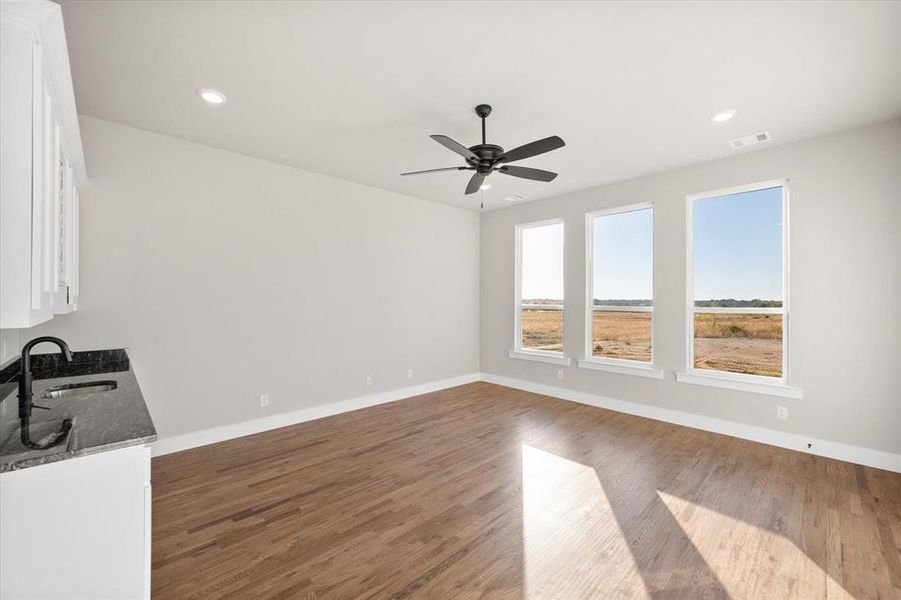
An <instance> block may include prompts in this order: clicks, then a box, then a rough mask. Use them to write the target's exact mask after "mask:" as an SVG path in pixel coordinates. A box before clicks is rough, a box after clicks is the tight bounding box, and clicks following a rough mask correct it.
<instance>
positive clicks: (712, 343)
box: [694, 313, 782, 377]
mask: <svg viewBox="0 0 901 600" xmlns="http://www.w3.org/2000/svg"><path fill="white" fill-rule="evenodd" d="M694 344H695V347H694V354H695V364H694V366H695V368H696V369H711V370H716V371H729V372H732V373H747V374H749V375H764V376H768V377H782V315H761V314H724V313H697V314H695V340H694Z"/></svg>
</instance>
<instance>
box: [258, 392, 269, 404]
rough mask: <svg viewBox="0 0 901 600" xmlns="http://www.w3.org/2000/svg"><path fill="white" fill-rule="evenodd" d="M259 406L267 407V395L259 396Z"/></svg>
mask: <svg viewBox="0 0 901 600" xmlns="http://www.w3.org/2000/svg"><path fill="white" fill-rule="evenodd" d="M260 406H269V394H260Z"/></svg>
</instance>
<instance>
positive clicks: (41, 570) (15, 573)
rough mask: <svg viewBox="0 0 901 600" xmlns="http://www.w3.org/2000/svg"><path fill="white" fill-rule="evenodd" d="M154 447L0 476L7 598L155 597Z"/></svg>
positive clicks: (0, 589)
mask: <svg viewBox="0 0 901 600" xmlns="http://www.w3.org/2000/svg"><path fill="white" fill-rule="evenodd" d="M150 495H151V494H150V449H149V448H148V447H146V446H143V445H139V446H131V447H128V448H122V449H119V450H111V451H109V452H101V453H99V454H92V455H90V456H83V457H79V458H71V459H69V460H63V461H59V462H55V463H50V464H46V465H40V466H36V467H30V468H27V469H23V470H21V471H11V472H9V473H3V474H2V475H0V500H2V501H0V531H2V535H0V573H2V577H0V598H4V599H6V598H8V599H9V600H25V599H27V598H41V599H42V600H52V599H60V600H70V599H72V598H116V599H118V600H130V599H136V600H137V599H140V598H150Z"/></svg>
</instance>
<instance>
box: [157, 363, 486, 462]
mask: <svg viewBox="0 0 901 600" xmlns="http://www.w3.org/2000/svg"><path fill="white" fill-rule="evenodd" d="M479 379H480V374H479V373H469V374H466V375H460V376H458V377H451V378H449V379H440V380H438V381H430V382H428V383H422V384H419V385H411V386H409V387H405V388H400V389H397V390H390V391H387V392H379V393H377V394H371V395H369V396H361V397H359V398H351V399H350V400H342V401H339V402H330V403H328V404H320V405H318V406H311V407H309V408H302V409H300V410H295V411H291V412H285V413H279V414H277V415H272V416H270V417H264V418H262V419H254V420H253V421H243V422H240V423H233V424H231V425H223V426H221V427H213V428H210V429H203V430H201V431H195V432H192V433H186V434H183V435H176V436H172V437H166V438H161V439H159V440H158V441H156V442H154V443H153V444H152V446H151V447H152V449H153V456H161V455H163V454H169V453H171V452H180V451H182V450H189V449H191V448H197V447H200V446H206V445H208V444H215V443H216V442H224V441H226V440H230V439H233V438H239V437H243V436H245V435H251V434H254V433H260V432H263V431H269V430H270V429H278V428H279V427H287V426H288V425H295V424H297V423H303V422H304V421H312V420H314V419H321V418H323V417H330V416H332V415H337V414H340V413H344V412H349V411H352V410H358V409H361V408H366V407H369V406H375V405H377V404H385V403H386V402H394V401H396V400H403V399H404V398H411V397H413V396H419V395H421V394H428V393H429V392H435V391H438V390H443V389H446V388H451V387H456V386H458V385H464V384H467V383H472V382H474V381H479Z"/></svg>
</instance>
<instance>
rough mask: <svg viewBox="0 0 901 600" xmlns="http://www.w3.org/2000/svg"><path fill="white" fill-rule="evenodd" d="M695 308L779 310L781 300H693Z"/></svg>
mask: <svg viewBox="0 0 901 600" xmlns="http://www.w3.org/2000/svg"><path fill="white" fill-rule="evenodd" d="M695 306H704V307H708V308H717V307H722V308H732V307H738V308H781V307H782V300H760V299H758V298H755V299H753V300H736V299H735V298H723V299H720V300H695Z"/></svg>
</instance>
